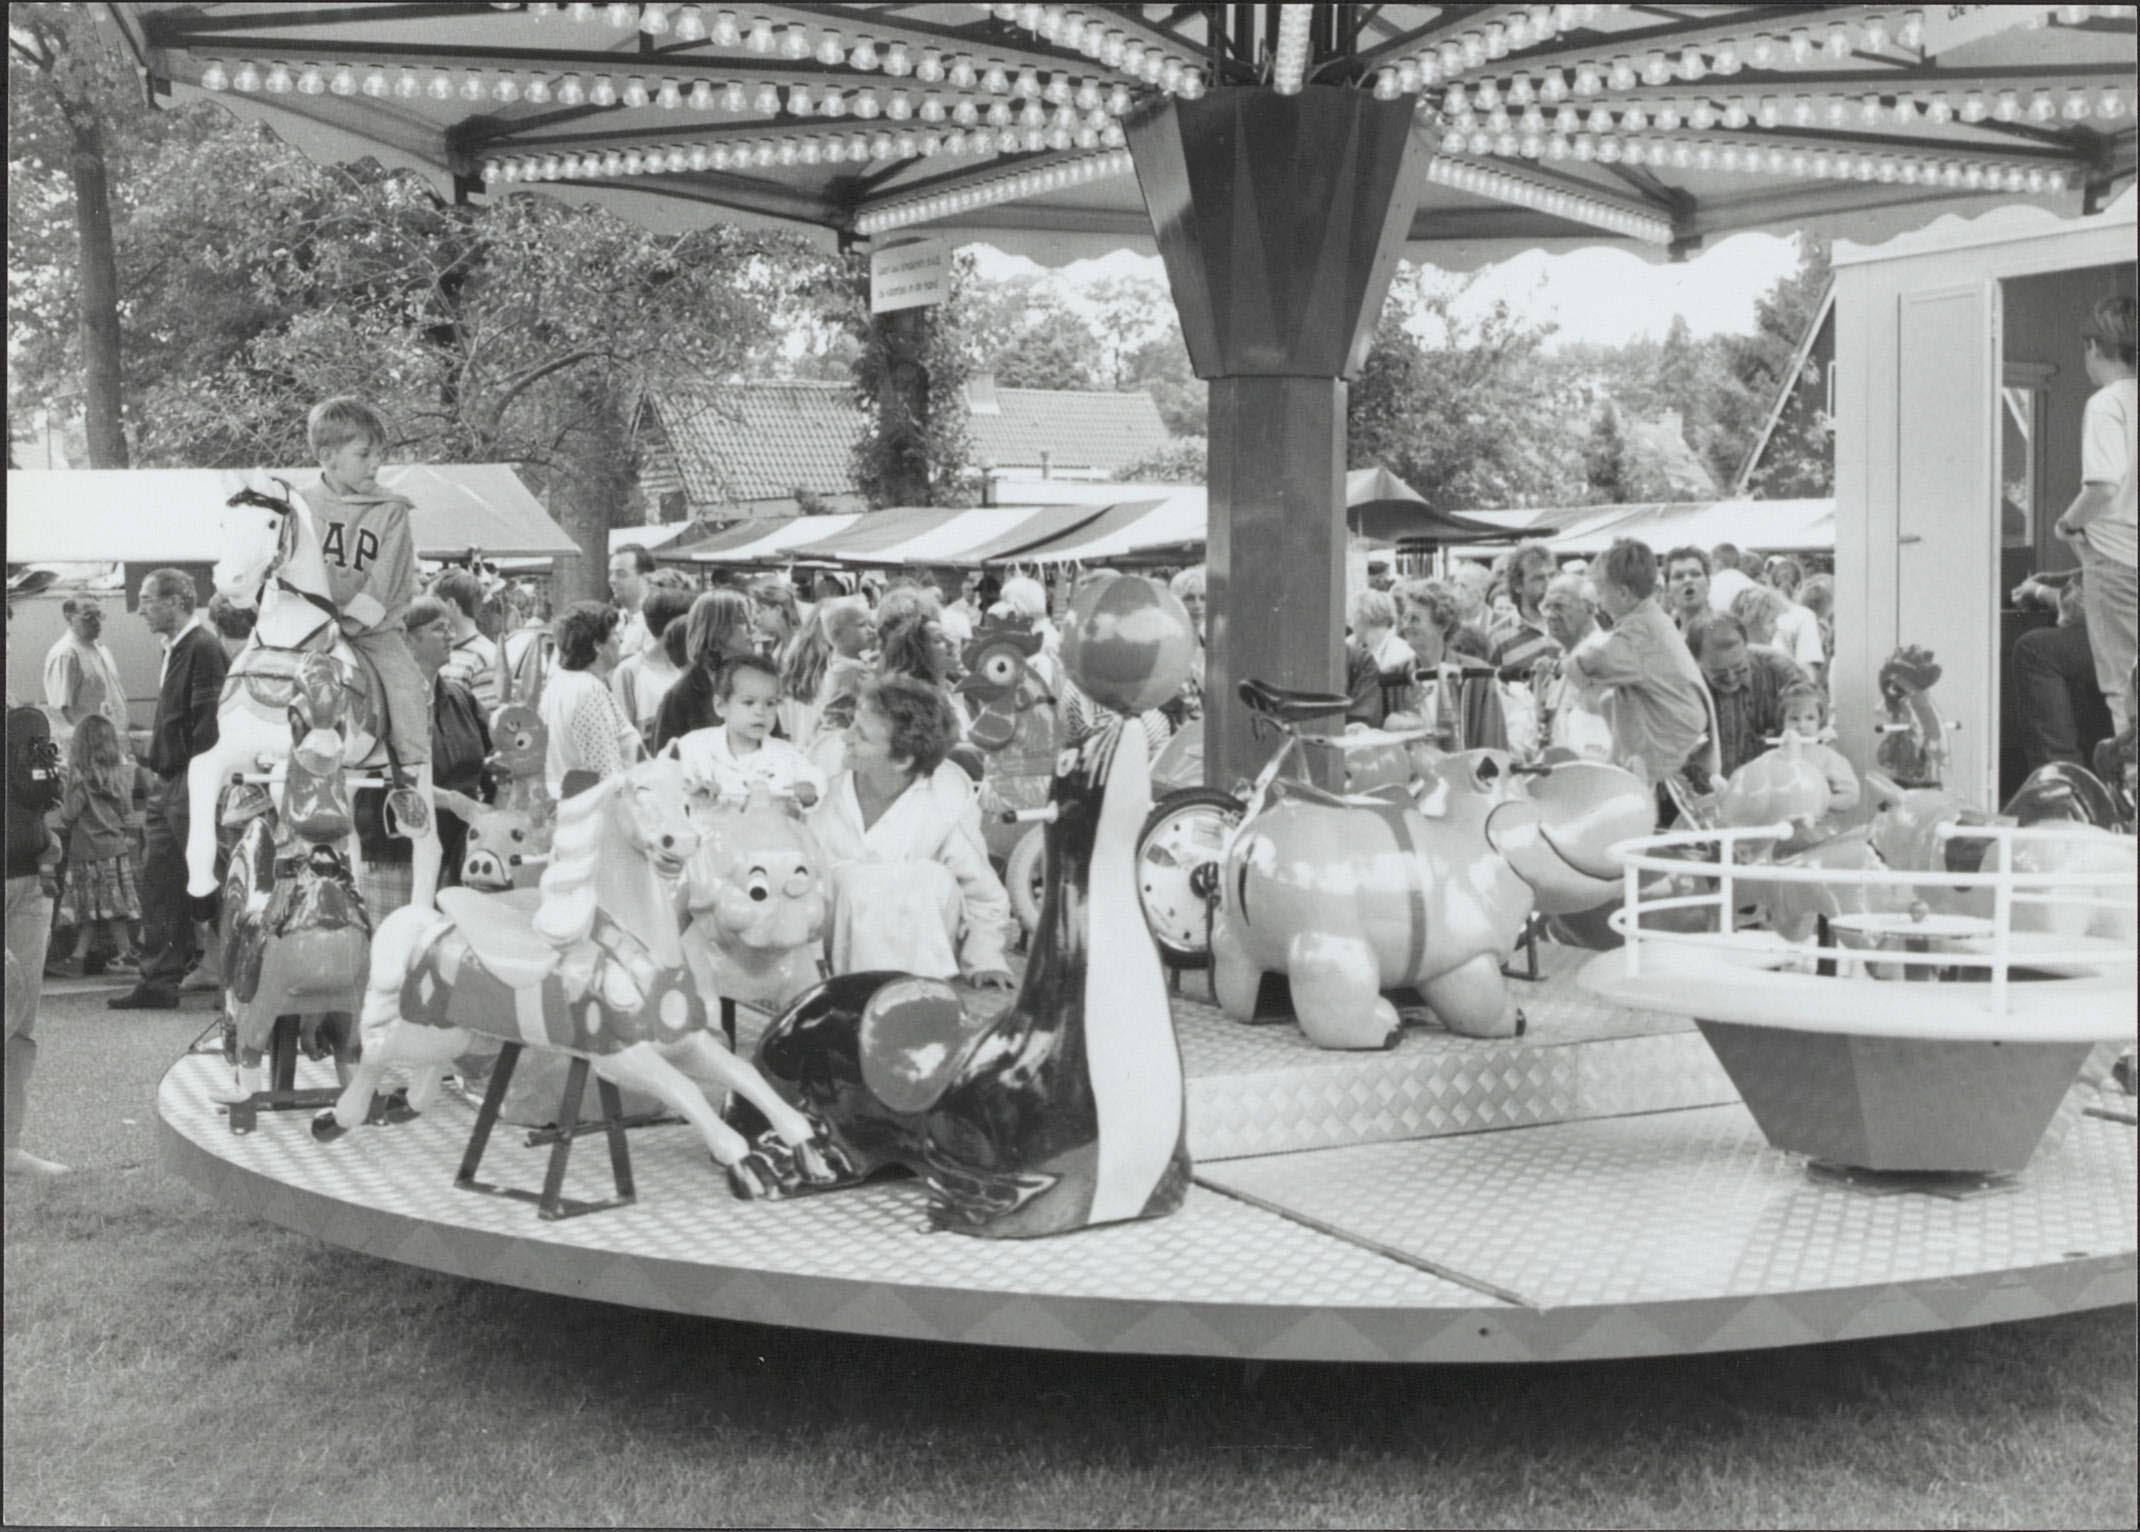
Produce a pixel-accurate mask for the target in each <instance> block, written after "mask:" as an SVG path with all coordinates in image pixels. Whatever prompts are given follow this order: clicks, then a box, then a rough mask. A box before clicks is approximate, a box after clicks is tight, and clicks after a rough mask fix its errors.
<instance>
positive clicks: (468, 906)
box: [438, 888, 558, 989]
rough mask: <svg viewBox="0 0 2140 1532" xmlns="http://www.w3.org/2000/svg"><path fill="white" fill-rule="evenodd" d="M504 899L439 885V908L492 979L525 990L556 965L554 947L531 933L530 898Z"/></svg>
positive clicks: (533, 931)
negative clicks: (527, 899)
mask: <svg viewBox="0 0 2140 1532" xmlns="http://www.w3.org/2000/svg"><path fill="white" fill-rule="evenodd" d="M527 892H528V893H531V894H532V893H537V891H536V890H533V889H530V890H527ZM508 897H509V896H502V895H496V894H484V893H478V892H477V891H476V890H475V889H472V888H442V889H440V890H439V891H438V908H439V913H440V914H442V915H444V916H445V917H446V918H447V919H449V920H451V921H452V922H453V924H454V928H455V929H456V930H458V931H459V932H460V933H461V937H462V939H463V940H465V941H466V942H467V943H468V949H469V951H471V952H472V953H474V954H475V957H476V961H477V962H479V963H481V964H482V965H483V966H484V967H485V968H486V969H488V970H489V971H490V973H491V974H492V976H493V977H495V978H496V979H497V980H498V981H499V982H500V983H501V984H504V985H505V986H506V987H507V988H508V989H527V988H529V987H531V986H533V985H536V984H540V983H541V982H542V981H543V980H544V979H546V978H548V977H549V976H550V973H551V971H552V970H553V969H555V968H556V967H557V963H558V951H557V949H556V948H555V947H553V946H551V945H550V944H549V943H548V942H546V941H544V940H543V939H542V937H541V936H539V935H538V934H537V933H536V931H535V927H534V924H533V919H534V913H535V904H534V902H531V901H522V900H513V901H512V902H510V903H508V902H507V899H508Z"/></svg>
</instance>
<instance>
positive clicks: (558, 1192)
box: [453, 1042, 638, 1222]
mask: <svg viewBox="0 0 2140 1532" xmlns="http://www.w3.org/2000/svg"><path fill="white" fill-rule="evenodd" d="M520 1049H521V1045H520V1044H519V1043H513V1042H508V1043H506V1044H504V1045H503V1046H502V1047H501V1048H500V1049H499V1051H498V1065H497V1067H496V1068H495V1069H493V1070H492V1071H491V1076H490V1088H489V1090H487V1091H486V1092H484V1095H483V1105H482V1108H481V1109H480V1110H479V1111H478V1112H477V1113H476V1122H475V1126H474V1127H473V1128H472V1129H470V1130H469V1134H468V1148H467V1151H466V1152H465V1153H464V1154H463V1155H462V1156H461V1168H460V1171H459V1173H458V1174H456V1175H455V1176H454V1178H453V1184H454V1186H455V1188H457V1189H458V1190H460V1191H464V1192H481V1193H483V1194H484V1195H485V1196H489V1197H510V1198H512V1199H513V1200H514V1201H516V1202H532V1203H534V1204H536V1207H537V1210H538V1212H539V1213H540V1214H541V1216H542V1217H543V1218H544V1219H545V1220H548V1221H550V1222H555V1221H557V1220H559V1219H563V1218H577V1217H579V1216H580V1215H581V1214H584V1213H599V1212H603V1211H605V1210H606V1209H609V1208H617V1207H625V1206H628V1205H629V1204H631V1203H632V1202H635V1201H637V1200H638V1192H637V1189H636V1188H635V1187H634V1186H633V1184H632V1151H631V1145H630V1144H629V1143H627V1142H626V1141H625V1137H624V1103H623V1099H622V1098H621V1096H620V1095H619V1094H618V1091H617V1087H616V1086H615V1085H613V1084H611V1083H610V1082H609V1081H608V1080H604V1079H601V1078H600V1077H597V1078H596V1080H595V1089H596V1091H597V1093H598V1094H599V1097H600V1100H601V1103H602V1127H603V1131H604V1133H605V1135H606V1136H607V1137H608V1139H609V1170H610V1177H611V1180H612V1183H613V1184H614V1186H615V1188H616V1195H615V1196H614V1197H611V1198H609V1199H608V1200H607V1201H602V1202H587V1201H582V1200H580V1199H578V1198H573V1197H567V1196H566V1195H565V1167H566V1166H567V1165H568V1164H569V1163H570V1161H571V1157H572V1141H573V1138H574V1137H575V1131H574V1130H575V1129H576V1128H577V1127H578V1126H579V1115H580V1097H581V1095H582V1094H583V1093H584V1092H585V1091H586V1089H587V1070H588V1063H587V1060H586V1059H584V1058H578V1057H575V1058H574V1059H573V1061H572V1065H571V1067H570V1068H569V1069H567V1070H566V1071H565V1089H564V1094H563V1096H562V1097H561V1098H560V1099H559V1101H558V1105H557V1139H556V1141H555V1142H554V1143H553V1144H552V1145H551V1146H550V1164H549V1169H548V1172H547V1173H546V1174H545V1175H544V1177H543V1182H542V1190H541V1191H540V1192H531V1191H528V1190H526V1189H525V1188H522V1187H517V1186H499V1185H497V1184H495V1183H493V1182H489V1181H482V1180H478V1179H477V1172H478V1171H479V1170H481V1168H482V1165H483V1152H484V1150H485V1149H486V1148H488V1147H489V1144H490V1134H491V1129H492V1128H494V1127H496V1126H497V1122H498V1109H499V1108H500V1107H501V1106H503V1105H504V1104H505V1091H506V1087H507V1086H509V1085H511V1084H512V1080H513V1067H514V1066H515V1065H516V1064H518V1063H519V1062H520Z"/></svg>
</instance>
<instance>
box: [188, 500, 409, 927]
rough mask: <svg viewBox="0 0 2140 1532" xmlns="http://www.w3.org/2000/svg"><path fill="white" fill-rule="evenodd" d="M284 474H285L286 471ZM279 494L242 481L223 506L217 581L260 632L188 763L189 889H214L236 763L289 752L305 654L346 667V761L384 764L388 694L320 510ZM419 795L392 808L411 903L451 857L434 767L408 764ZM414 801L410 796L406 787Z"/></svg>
mask: <svg viewBox="0 0 2140 1532" xmlns="http://www.w3.org/2000/svg"><path fill="white" fill-rule="evenodd" d="M277 482H278V483H280V482H281V481H280V480H278V481H277ZM282 487H283V495H282V497H281V498H280V499H278V498H276V497H274V496H270V495H266V494H262V493H261V492H260V491H258V490H255V489H250V488H248V489H242V490H239V491H238V492H237V493H236V494H235V495H232V496H231V497H230V500H229V501H228V503H226V505H225V506H224V508H223V516H222V522H221V540H222V548H223V556H222V557H221V558H220V559H218V560H217V561H216V566H215V587H216V590H217V591H218V592H219V593H220V594H222V595H223V596H225V597H227V598H228V599H229V600H230V601H232V602H233V603H235V604H236V605H238V606H253V605H255V604H257V605H258V607H259V617H258V620H257V621H255V623H254V624H253V635H252V638H251V639H250V640H249V641H248V642H247V643H246V646H245V647H244V648H243V649H242V650H240V651H239V652H238V657H237V658H236V659H235V660H233V661H232V662H231V666H230V675H229V677H228V678H227V679H226V680H225V681H224V683H223V699H222V702H221V704H220V705H219V706H218V708H217V710H216V742H215V744H214V746H213V747H212V748H210V749H209V750H207V751H206V752H204V753H203V754H201V755H197V756H195V757H194V758H193V762H192V764H191V765H189V766H188V767H187V768H186V799H187V810H188V813H189V814H190V816H191V817H190V819H189V821H188V824H187V828H186V892H187V893H188V894H191V895H193V896H194V897H196V898H199V897H203V896H206V895H208V894H212V893H214V892H215V891H216V880H215V828H216V804H217V800H218V799H219V798H220V797H221V796H222V793H223V789H224V788H225V787H226V786H227V785H228V784H229V782H230V779H231V776H232V774H233V773H235V772H239V771H249V770H252V769H255V768H256V767H257V766H258V765H259V764H260V763H261V762H263V761H266V762H269V763H276V762H280V761H282V760H284V759H286V758H287V757H288V755H289V753H290V723H289V714H288V708H289V703H290V698H291V695H292V691H293V687H294V678H295V676H296V672H297V666H298V663H299V662H300V661H301V660H302V659H303V658H304V657H305V656H306V655H307V654H326V655H328V656H330V657H331V658H332V659H333V660H334V661H335V663H336V664H337V665H338V666H339V667H340V668H341V672H342V675H343V677H344V684H345V685H346V686H347V688H348V690H349V693H350V698H349V700H350V702H351V704H352V705H351V707H350V708H349V709H348V710H347V718H346V721H345V722H344V724H343V726H342V734H343V740H344V749H343V754H342V763H343V765H344V766H345V767H377V766H383V765H385V764H386V762H387V757H386V750H385V745H384V741H383V740H382V739H381V737H380V734H381V730H380V728H379V725H378V723H377V722H376V721H375V720H378V719H382V718H383V717H384V716H385V702H384V699H383V698H379V697H376V696H375V695H374V688H375V686H376V680H375V678H372V677H370V676H369V675H367V674H366V667H365V666H364V665H363V664H362V662H361V661H359V660H358V658H357V655H356V651H355V650H353V649H351V648H350V646H349V644H348V642H347V641H346V640H345V639H344V638H343V637H342V633H341V629H340V626H339V624H338V622H337V614H336V611H335V606H334V601H333V598H332V597H331V596H330V594H329V586H328V583H327V561H326V558H325V556H324V555H323V554H322V553H321V551H320V541H319V534H318V531H317V530H316V529H315V528H314V527H313V525H312V515H311V512H310V511H308V510H307V509H306V508H305V506H304V502H303V501H302V499H301V498H299V497H298V496H296V495H294V494H291V493H290V490H289V486H288V485H286V484H285V485H283V486H282ZM411 775H412V776H413V777H414V779H415V783H414V794H413V802H408V801H404V802H403V803H398V804H397V803H394V802H393V800H392V799H390V800H389V803H390V807H391V808H392V809H393V810H394V813H395V816H396V817H398V820H399V824H400V827H401V828H402V830H403V831H404V832H405V833H408V835H409V838H410V840H411V841H412V842H413V843H414V846H415V856H414V865H413V867H412V869H411V873H412V892H411V900H412V902H414V903H416V904H419V905H424V906H428V905H429V904H430V903H431V901H432V897H433V895H434V894H435V893H436V891H437V888H438V869H439V860H440V857H441V855H442V852H441V849H440V846H439V839H438V826H437V823H436V819H435V816H434V815H433V814H432V812H431V809H430V804H431V768H430V766H429V765H428V764H423V765H418V766H414V767H412V768H411ZM396 796H397V797H402V798H404V799H405V800H406V799H407V798H408V797H409V796H410V795H404V794H397V795H396Z"/></svg>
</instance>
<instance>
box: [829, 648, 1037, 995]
mask: <svg viewBox="0 0 2140 1532" xmlns="http://www.w3.org/2000/svg"><path fill="white" fill-rule="evenodd" d="M953 735H954V730H953V725H952V721H951V719H950V717H949V708H948V707H947V705H946V704H945V702H944V699H943V697H942V695H941V694H940V693H939V692H938V691H937V690H936V689H935V688H934V687H931V686H929V685H927V684H925V683H923V682H920V681H915V680H911V679H909V678H906V677H902V676H888V677H885V678H884V679H881V680H878V681H874V682H871V683H869V684H868V685H867V686H865V687H864V688H863V691H862V696H861V700H860V702H859V704H858V705H857V707H856V709H855V721H854V725H853V727H852V728H851V729H850V730H849V731H848V740H847V762H848V764H847V769H846V770H844V771H842V772H840V773H839V774H838V775H837V776H835V777H834V778H833V779H832V783H831V786H830V787H829V789H828V790H827V791H826V794H825V798H824V801H823V802H822V803H820V804H819V805H818V807H817V809H816V811H815V812H814V813H813V814H812V815H811V816H810V824H811V828H812V829H813V830H815V831H816V833H817V837H818V840H819V841H820V842H821V843H822V844H823V846H824V848H825V855H826V857H827V858H828V860H829V861H830V863H831V867H832V878H831V883H832V934H831V953H830V956H831V960H832V971H833V972H834V973H836V974H840V973H854V972H858V971H861V970H865V969H895V970H898V971H901V972H905V973H913V974H921V975H923V976H925V977H928V978H936V979H954V978H959V977H962V976H963V977H964V978H965V979H966V980H967V982H969V983H971V984H975V985H977V986H980V987H982V988H987V989H1009V988H1010V987H1011V975H1010V970H1009V968H1008V967H1007V966H1006V964H1005V962H1004V958H1003V946H1004V941H1005V939H1006V937H1007V936H1008V934H1009V931H1010V919H1011V906H1010V896H1009V895H1008V894H1006V893H1005V892H1004V890H1003V883H1002V881H1001V880H1000V879H999V878H997V876H996V874H995V871H994V869H992V868H991V867H990V866H989V865H988V856H987V854H986V853H985V852H984V851H983V850H982V849H981V847H980V846H979V845H977V844H976V843H975V840H974V837H973V836H972V835H971V834H970V833H969V831H968V828H967V822H968V820H969V819H971V817H972V815H973V804H972V796H973V790H972V787H971V785H970V784H968V783H966V782H965V781H964V780H963V774H962V773H960V772H957V771H950V772H942V771H939V770H938V769H937V768H938V767H939V766H940V765H941V764H942V763H943V758H944V752H945V751H946V750H947V749H949V748H950V746H951V742H952V738H953Z"/></svg>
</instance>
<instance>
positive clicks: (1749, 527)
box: [1456, 499, 1835, 556]
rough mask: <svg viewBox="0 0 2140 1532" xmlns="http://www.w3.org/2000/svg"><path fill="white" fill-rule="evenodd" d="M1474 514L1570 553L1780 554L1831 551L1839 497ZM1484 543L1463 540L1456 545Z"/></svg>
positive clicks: (1482, 547) (1513, 533)
mask: <svg viewBox="0 0 2140 1532" xmlns="http://www.w3.org/2000/svg"><path fill="white" fill-rule="evenodd" d="M1469 514H1470V517H1471V519H1474V520H1477V521H1481V522H1485V523H1489V524H1491V525H1494V526H1498V527H1501V528H1503V529H1505V530H1504V535H1503V537H1502V539H1500V540H1502V541H1506V540H1508V539H1511V538H1520V539H1522V540H1524V541H1536V542H1541V543H1544V544H1545V545H1546V546H1547V547H1548V548H1550V549H1552V550H1553V552H1555V553H1557V554H1563V555H1571V554H1582V555H1585V556H1587V555H1590V554H1594V553H1602V552H1604V551H1605V550H1606V549H1607V548H1609V547H1611V546H1612V544H1613V543H1614V542H1615V541H1616V540H1617V539H1619V538H1622V537H1632V538H1634V539H1635V540H1636V541H1637V542H1644V543H1648V544H1649V545H1650V547H1651V548H1653V549H1655V550H1656V551H1657V552H1658V553H1663V552H1665V551H1666V550H1667V549H1669V548H1680V547H1691V548H1700V549H1702V550H1703V551H1704V552H1706V551H1707V550H1709V549H1710V548H1713V547H1715V546H1716V545H1717V544H1718V543H1736V544H1737V545H1738V546H1739V547H1741V548H1761V549H1765V550H1768V551H1771V552H1776V553H1806V552H1831V551H1833V549H1834V548H1835V501H1834V500H1832V499H1828V500H1714V501H1705V502H1702V503H1699V504H1684V505H1584V506H1555V507H1550V508H1546V509H1534V510H1521V511H1473V512H1471V513H1469ZM1473 549H1477V551H1482V552H1483V551H1485V545H1484V544H1483V543H1481V544H1472V545H1463V546H1460V547H1459V548H1458V549H1457V550H1456V551H1458V552H1466V551H1472V550H1473Z"/></svg>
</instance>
